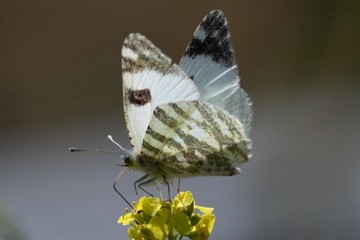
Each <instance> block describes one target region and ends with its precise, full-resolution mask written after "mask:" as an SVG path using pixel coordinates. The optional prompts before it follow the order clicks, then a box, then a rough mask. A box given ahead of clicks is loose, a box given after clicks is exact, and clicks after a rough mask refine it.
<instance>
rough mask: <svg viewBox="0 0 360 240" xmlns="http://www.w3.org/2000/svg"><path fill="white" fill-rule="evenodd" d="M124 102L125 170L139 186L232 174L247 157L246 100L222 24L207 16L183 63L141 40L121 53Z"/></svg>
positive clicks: (214, 14)
mask: <svg viewBox="0 0 360 240" xmlns="http://www.w3.org/2000/svg"><path fill="white" fill-rule="evenodd" d="M122 72H123V103H124V112H125V120H126V125H127V129H128V133H129V138H130V142H131V145H132V151H129V152H128V154H127V156H126V157H125V158H124V162H125V166H126V167H128V168H130V169H134V170H139V171H142V172H144V173H145V176H143V177H142V178H141V179H139V180H138V181H137V182H136V183H137V184H139V185H138V186H139V187H140V185H142V184H147V183H151V182H153V181H156V180H163V181H169V180H171V179H174V178H184V177H193V176H231V175H235V174H238V173H240V169H239V168H238V165H239V164H241V163H243V162H246V161H247V160H248V159H249V158H250V156H251V154H250V150H251V140H250V138H249V132H250V124H251V120H252V108H251V105H252V103H251V101H250V99H249V97H248V94H247V93H246V92H245V91H244V90H243V89H242V88H241V87H240V78H239V76H238V67H237V65H236V62H235V54H234V50H233V47H232V44H231V40H230V32H229V30H228V23H227V20H226V18H225V16H224V14H223V12H222V11H221V10H214V11H211V12H210V13H209V14H208V15H207V16H206V17H205V18H204V19H203V21H202V22H201V23H200V25H199V26H198V27H197V29H196V30H195V33H194V35H193V37H192V39H191V42H190V44H189V45H188V47H187V49H186V51H185V54H184V56H183V57H182V59H181V61H180V64H179V65H178V64H175V63H173V62H172V60H171V59H170V58H169V57H167V56H166V55H165V54H163V53H162V52H161V51H160V50H159V49H158V48H157V47H156V46H154V45H153V44H152V43H151V42H150V41H149V40H148V39H147V38H146V37H144V36H142V35H141V34H139V33H133V34H130V35H129V36H128V37H127V38H126V39H125V41H124V45H123V48H122Z"/></svg>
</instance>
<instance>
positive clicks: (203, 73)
mask: <svg viewBox="0 0 360 240" xmlns="http://www.w3.org/2000/svg"><path fill="white" fill-rule="evenodd" d="M180 67H181V68H182V69H183V70H184V71H185V72H186V73H187V74H188V75H189V76H190V77H191V78H192V79H193V81H194V83H195V84H196V86H197V87H198V89H199V91H200V99H201V100H202V101H205V102H209V103H212V104H215V105H217V106H219V107H221V108H224V109H225V110H227V111H228V112H229V113H231V114H232V115H234V116H236V117H237V118H238V119H239V120H240V121H241V122H242V123H243V125H244V128H245V133H246V134H247V135H249V131H250V122H251V119H252V110H251V101H250V99H249V98H248V95H247V94H246V92H245V91H244V90H243V89H241V88H240V78H239V76H238V75H239V71H238V67H237V65H236V62H235V54H234V50H233V47H232V44H231V40H230V32H229V29H228V23H227V20H226V18H225V15H224V13H223V12H222V11H220V10H214V11H211V12H210V13H209V14H208V15H207V16H206V17H205V18H204V19H203V21H202V22H201V23H200V25H199V26H198V27H197V29H196V30H195V33H194V36H193V37H192V40H191V42H190V44H189V45H188V47H187V49H186V51H185V54H184V56H183V58H182V60H181V62H180Z"/></svg>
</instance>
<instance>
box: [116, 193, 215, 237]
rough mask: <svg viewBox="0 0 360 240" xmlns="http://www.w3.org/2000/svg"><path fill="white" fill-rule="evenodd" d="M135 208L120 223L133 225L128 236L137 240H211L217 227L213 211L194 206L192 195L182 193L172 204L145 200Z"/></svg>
mask: <svg viewBox="0 0 360 240" xmlns="http://www.w3.org/2000/svg"><path fill="white" fill-rule="evenodd" d="M133 205H134V209H135V210H134V211H132V212H128V211H126V213H125V214H124V215H122V216H121V217H120V218H119V220H118V223H119V224H122V225H124V226H126V225H130V227H129V229H128V236H129V238H130V239H134V240H147V239H150V240H163V239H171V240H176V239H178V238H182V237H183V236H186V237H188V238H189V239H199V240H200V239H208V238H209V236H210V234H211V231H212V229H213V227H214V223H215V215H214V214H212V212H213V211H214V209H213V208H208V207H203V206H197V205H195V200H194V198H193V195H192V193H191V192H180V193H179V194H178V195H177V196H176V197H175V198H174V200H173V201H172V202H169V201H161V200H160V199H159V198H153V197H142V198H140V199H139V201H138V203H135V202H134V203H133ZM194 210H198V212H199V213H195V212H194Z"/></svg>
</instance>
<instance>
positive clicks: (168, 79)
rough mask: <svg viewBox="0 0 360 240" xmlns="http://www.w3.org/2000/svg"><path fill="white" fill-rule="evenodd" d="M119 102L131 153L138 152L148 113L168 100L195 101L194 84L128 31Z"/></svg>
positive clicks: (156, 51)
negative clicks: (122, 110) (121, 101)
mask: <svg viewBox="0 0 360 240" xmlns="http://www.w3.org/2000/svg"><path fill="white" fill-rule="evenodd" d="M122 69H123V101H124V112H125V119H126V124H127V128H128V131H129V137H130V141H131V144H132V145H133V148H134V153H135V154H139V153H140V150H141V145H142V141H143V138H144V135H145V131H146V129H147V127H148V125H149V123H150V120H151V117H152V113H153V111H154V110H155V108H156V107H157V106H159V105H162V104H166V103H169V102H177V101H186V100H187V101H190V100H197V99H198V98H199V93H198V90H197V87H196V86H195V84H194V83H193V82H192V81H191V79H189V78H188V76H187V75H186V74H185V73H184V72H183V71H182V70H181V69H180V67H179V66H178V65H176V64H174V63H172V61H171V59H170V58H168V57H167V56H165V55H164V54H163V53H162V52H161V51H160V50H159V49H158V48H157V47H155V46H154V45H153V44H152V43H151V42H150V41H149V40H148V39H146V38H145V37H144V36H142V35H140V34H137V33H135V34H130V35H129V36H128V37H127V38H126V39H125V42H124V45H123V49H122Z"/></svg>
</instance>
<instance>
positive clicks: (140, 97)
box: [128, 88, 151, 106]
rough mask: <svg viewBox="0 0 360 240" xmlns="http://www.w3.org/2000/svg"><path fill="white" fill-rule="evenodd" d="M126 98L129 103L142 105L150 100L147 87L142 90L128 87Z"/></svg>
mask: <svg viewBox="0 0 360 240" xmlns="http://www.w3.org/2000/svg"><path fill="white" fill-rule="evenodd" d="M128 98H129V101H130V103H132V104H134V105H137V106H144V105H145V104H147V103H149V102H150V101H151V93H150V90H149V89H148V88H145V89H142V90H131V89H129V91H128Z"/></svg>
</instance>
